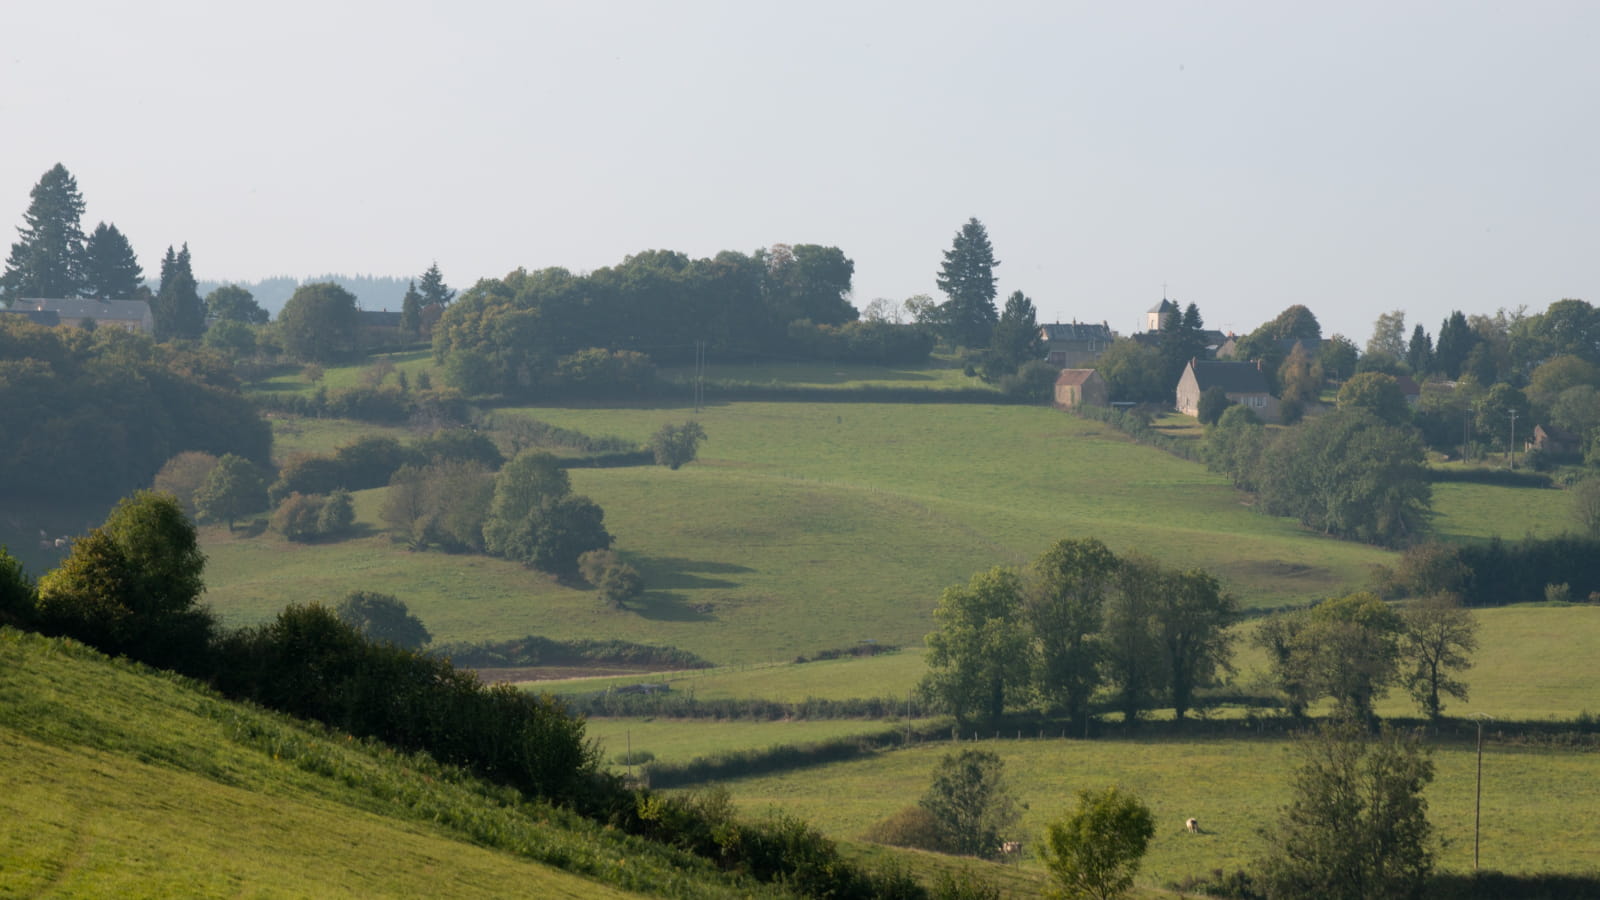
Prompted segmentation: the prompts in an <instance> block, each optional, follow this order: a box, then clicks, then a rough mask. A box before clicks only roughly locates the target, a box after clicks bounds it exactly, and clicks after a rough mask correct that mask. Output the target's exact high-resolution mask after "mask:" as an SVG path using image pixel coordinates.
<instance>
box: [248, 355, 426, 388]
mask: <svg viewBox="0 0 1600 900" xmlns="http://www.w3.org/2000/svg"><path fill="white" fill-rule="evenodd" d="M382 360H387V361H388V362H389V363H391V364H392V365H393V366H394V368H395V371H397V372H404V373H406V377H407V378H409V379H411V384H412V386H413V387H415V386H416V377H417V375H418V374H420V373H422V372H427V373H428V377H429V378H431V379H433V383H434V386H435V387H443V386H444V382H443V381H442V380H441V379H442V378H443V377H444V371H443V370H442V369H440V368H439V367H438V366H437V365H435V364H434V361H433V351H432V350H404V351H401V352H398V353H377V354H373V355H372V356H369V357H367V358H365V359H363V360H362V361H361V362H359V363H355V364H352V365H344V366H327V367H324V368H323V370H322V378H321V380H319V381H310V380H308V379H307V378H306V377H305V375H304V374H303V372H304V370H303V369H300V368H292V369H286V370H285V371H282V372H279V373H277V374H276V375H273V376H272V377H271V378H266V379H262V380H261V381H257V382H254V383H252V384H248V385H245V388H244V390H245V393H246V394H268V393H270V394H306V395H308V396H309V395H311V394H314V393H316V391H317V388H319V387H321V388H326V389H327V390H330V391H335V390H339V389H341V388H353V387H359V386H360V385H361V384H363V381H362V378H363V377H364V375H365V373H366V372H367V370H369V369H371V368H372V366H373V365H374V364H376V363H378V362H380V361H382ZM389 383H390V384H393V383H394V376H393V375H390V376H389Z"/></svg>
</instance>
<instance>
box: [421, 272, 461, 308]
mask: <svg viewBox="0 0 1600 900" xmlns="http://www.w3.org/2000/svg"><path fill="white" fill-rule="evenodd" d="M417 290H418V292H419V293H421V294H422V305H423V306H429V305H432V304H435V303H436V304H438V305H440V306H449V305H450V301H451V300H453V299H454V298H455V296H456V292H455V291H452V290H450V287H449V286H448V285H446V284H445V283H444V276H443V275H442V274H440V272H439V264H438V263H437V262H435V263H433V264H432V265H430V266H428V270H427V271H426V272H423V273H422V279H421V281H420V282H418V288H417Z"/></svg>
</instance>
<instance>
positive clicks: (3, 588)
mask: <svg viewBox="0 0 1600 900" xmlns="http://www.w3.org/2000/svg"><path fill="white" fill-rule="evenodd" d="M37 603H38V588H36V587H35V586H34V583H33V579H31V578H29V577H28V573H27V572H26V571H25V570H24V569H23V568H22V563H20V562H18V561H17V558H16V557H14V556H12V555H11V551H10V550H9V549H8V548H6V547H4V546H0V625H14V626H24V625H27V624H28V623H29V622H31V621H32V620H33V614H34V607H35V606H36V605H37Z"/></svg>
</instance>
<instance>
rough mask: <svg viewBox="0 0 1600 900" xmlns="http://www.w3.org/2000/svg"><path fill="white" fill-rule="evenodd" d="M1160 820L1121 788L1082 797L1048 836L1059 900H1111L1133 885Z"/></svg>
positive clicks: (1046, 855) (1046, 857)
mask: <svg viewBox="0 0 1600 900" xmlns="http://www.w3.org/2000/svg"><path fill="white" fill-rule="evenodd" d="M1155 833H1156V825H1155V817H1154V816H1152V815H1151V814H1150V808H1149V807H1148V806H1145V805H1144V804H1143V803H1141V802H1140V801H1139V798H1137V797H1135V796H1133V795H1132V794H1129V793H1126V792H1124V791H1122V790H1121V789H1119V788H1116V787H1109V788H1106V789H1105V790H1103V791H1088V790H1082V791H1079V792H1078V808H1077V809H1076V810H1074V811H1073V812H1072V814H1071V815H1069V816H1067V818H1065V819H1063V820H1062V821H1060V822H1051V823H1050V825H1049V826H1048V828H1047V829H1046V832H1045V843H1044V864H1045V867H1046V868H1047V869H1049V870H1050V874H1051V876H1052V877H1053V878H1054V879H1055V882H1056V889H1055V891H1054V893H1053V895H1054V896H1057V897H1062V898H1067V900H1078V898H1092V900H1110V898H1113V897H1120V896H1122V895H1123V894H1124V893H1126V892H1127V890H1128V888H1130V887H1132V886H1133V877H1134V875H1136V874H1138V872H1139V863H1140V861H1142V860H1143V859H1144V854H1145V850H1146V849H1148V848H1149V846H1150V839H1151V838H1152V837H1154V836H1155Z"/></svg>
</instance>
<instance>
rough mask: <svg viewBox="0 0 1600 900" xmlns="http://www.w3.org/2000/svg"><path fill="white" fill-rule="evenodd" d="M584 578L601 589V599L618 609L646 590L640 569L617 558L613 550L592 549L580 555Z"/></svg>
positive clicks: (579, 569) (579, 570) (580, 567)
mask: <svg viewBox="0 0 1600 900" xmlns="http://www.w3.org/2000/svg"><path fill="white" fill-rule="evenodd" d="M578 572H579V573H580V574H581V575H583V580H584V581H587V582H589V583H590V584H592V585H594V586H595V587H596V588H597V589H599V591H600V597H601V599H603V600H605V602H606V604H607V605H609V606H612V607H614V608H616V609H621V608H622V606H623V604H625V603H627V602H628V601H629V600H632V599H634V598H635V597H637V596H639V595H640V594H641V593H643V592H644V579H643V578H642V577H640V575H639V570H638V569H635V568H634V567H633V566H630V565H628V564H627V563H625V562H623V561H622V560H620V559H618V558H617V554H616V553H615V552H614V551H611V550H590V551H589V552H587V553H584V554H583V555H582V556H579V557H578Z"/></svg>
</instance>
